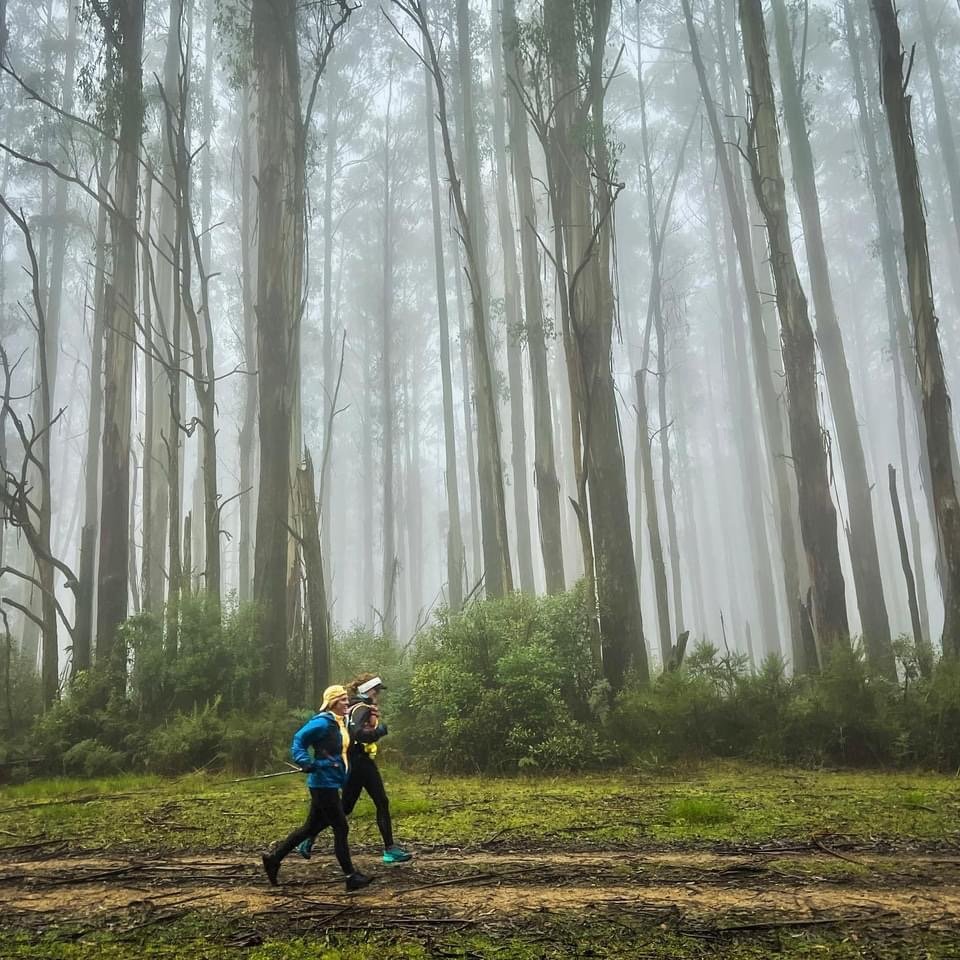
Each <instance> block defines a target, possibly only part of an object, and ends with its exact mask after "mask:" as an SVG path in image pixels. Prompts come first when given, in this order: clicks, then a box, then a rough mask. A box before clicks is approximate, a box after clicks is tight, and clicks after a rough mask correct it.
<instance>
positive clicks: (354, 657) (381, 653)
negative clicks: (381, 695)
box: [330, 625, 410, 695]
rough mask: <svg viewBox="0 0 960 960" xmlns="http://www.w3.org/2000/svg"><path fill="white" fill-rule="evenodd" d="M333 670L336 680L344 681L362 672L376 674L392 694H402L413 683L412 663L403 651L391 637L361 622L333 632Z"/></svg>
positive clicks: (332, 674) (331, 656) (331, 661)
mask: <svg viewBox="0 0 960 960" xmlns="http://www.w3.org/2000/svg"><path fill="white" fill-rule="evenodd" d="M330 670H331V676H332V677H333V678H334V679H333V682H334V683H345V682H347V681H348V680H350V679H351V678H353V677H355V676H357V675H358V674H361V673H367V672H373V673H377V674H379V675H380V676H381V677H383V678H384V680H385V682H386V684H387V686H388V688H389V690H388V692H389V694H390V695H394V694H400V693H401V692H402V691H403V690H404V689H405V688H406V687H407V686H409V682H410V663H409V660H408V659H407V658H406V657H405V656H404V651H403V650H402V649H401V648H400V647H399V646H398V645H397V644H396V643H395V642H394V641H393V640H391V639H390V638H389V637H385V636H383V635H382V634H376V633H371V632H370V631H369V630H367V629H366V628H365V627H362V626H358V625H354V626H353V627H351V628H350V629H349V630H347V631H337V632H336V633H335V634H334V636H333V640H332V644H331V650H330Z"/></svg>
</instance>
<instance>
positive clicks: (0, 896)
mask: <svg viewBox="0 0 960 960" xmlns="http://www.w3.org/2000/svg"><path fill="white" fill-rule="evenodd" d="M37 855H38V856H41V857H44V858H43V859H26V858H25V856H24V855H21V856H20V857H19V858H7V859H0V923H3V924H6V925H12V926H17V927H21V928H24V927H25V928H31V929H42V928H43V927H44V926H45V925H47V924H50V923H53V922H58V923H62V922H64V921H67V922H70V921H75V922H79V923H85V924H88V925H90V926H91V927H93V928H96V927H99V926H105V925H111V926H116V925H119V926H121V927H123V926H124V925H127V926H129V925H130V924H131V923H132V925H133V926H134V927H136V926H141V925H143V924H144V923H153V922H157V918H159V919H170V918H172V917H175V916H178V915H182V914H185V913H189V912H193V911H213V912H216V913H218V914H220V913H223V912H224V911H229V912H231V915H234V916H236V917H238V918H240V919H246V920H248V921H250V923H251V924H255V923H256V922H259V921H263V922H269V921H270V920H271V919H274V920H275V919H277V918H280V917H283V918H286V919H287V920H290V919H292V920H297V919H298V918H299V919H306V918H307V917H309V918H310V920H311V922H313V923H314V924H316V923H321V924H327V925H336V924H340V925H342V924H343V922H344V921H343V918H344V916H345V915H346V916H347V917H348V919H349V925H350V926H351V927H356V926H357V925H364V926H367V927H370V928H374V927H383V926H396V925H398V924H399V925H403V924H405V923H407V924H447V925H453V926H454V927H456V926H457V925H471V926H473V927H474V928H476V927H477V926H479V927H481V928H482V927H483V926H484V925H487V924H489V925H496V924H498V923H513V924H516V923H518V922H523V919H524V918H526V919H527V920H529V921H533V920H535V919H536V918H537V916H544V915H549V916H554V917H556V916H559V917H564V916H567V917H570V918H571V919H573V918H577V917H580V918H583V919H587V918H589V917H591V916H593V917H603V916H612V915H614V914H615V915H616V916H617V917H619V918H629V917H631V916H634V917H643V918H647V919H653V920H657V919H669V918H674V919H676V918H682V919H683V921H684V922H686V923H693V924H709V925H712V926H713V927H714V928H720V929H724V928H725V929H753V928H762V927H765V926H781V925H788V926H790V925H798V926H799V925H804V924H839V925H841V926H843V925H848V924H857V923H862V922H865V921H869V922H870V923H876V922H896V923H898V924H903V925H910V926H914V925H918V924H923V925H927V926H930V927H935V928H950V929H958V930H960V858H958V857H956V856H953V857H950V856H943V855H939V854H916V853H895V854H889V853H885V854H878V853H868V854H864V853H857V854H855V855H847V854H841V853H835V852H830V851H817V852H815V853H811V852H809V851H806V852H805V851H775V850H774V851H769V850H757V851H752V852H747V853H736V854H728V853H713V852H709V851H707V852H704V851H693V852H691V851H666V852H625V851H604V850H592V851H590V852H587V853H579V852H562V851H561V852H557V851H555V850H551V851H543V852H537V851H524V852H506V851H501V852H496V853H479V854H477V853H473V854H469V855H467V854H464V855H461V854H459V853H458V852H457V851H449V850H448V851H433V852H424V853H422V854H421V855H420V856H418V857H417V858H416V859H415V860H414V861H413V862H412V863H410V864H405V865H403V866H401V867H392V868H388V867H384V866H382V865H377V866H374V864H375V861H374V860H373V858H372V857H370V856H367V855H364V854H363V853H361V854H360V855H358V856H357V863H358V866H359V868H360V869H369V870H370V872H372V873H375V874H376V875H377V880H376V883H375V884H374V885H373V886H371V887H370V888H368V890H365V891H363V892H362V893H359V894H350V895H348V894H346V893H345V892H344V890H343V882H342V879H341V877H340V876H339V875H338V873H337V871H336V867H335V864H334V863H333V860H332V857H329V856H327V855H326V854H325V853H324V854H321V855H320V856H318V857H317V858H316V859H315V860H314V861H313V862H311V863H305V862H303V861H302V860H300V859H299V858H298V857H296V855H294V856H292V857H290V858H289V859H288V860H287V861H286V862H285V864H284V866H283V869H282V872H281V886H280V887H279V888H276V889H274V888H271V887H269V886H268V885H267V884H266V881H265V878H264V876H263V872H262V870H261V869H260V864H259V862H258V858H257V857H256V856H255V855H251V854H250V853H248V852H244V853H239V852H238V853H237V854H236V855H225V854H222V853H217V854H209V855H203V854H198V855H191V856H178V857H171V858H164V859H160V858H152V859H136V858H128V857H121V856H116V857H102V858H91V857H84V858H81V857H69V856H63V855H62V853H61V852H60V851H56V850H48V851H45V852H40V851H38V852H37ZM334 921H336V923H334Z"/></svg>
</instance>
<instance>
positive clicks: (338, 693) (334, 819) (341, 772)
mask: <svg viewBox="0 0 960 960" xmlns="http://www.w3.org/2000/svg"><path fill="white" fill-rule="evenodd" d="M349 702H350V698H349V696H348V694H347V691H346V688H344V687H341V686H332V687H327V689H326V690H324V691H323V703H321V704H320V712H319V713H318V714H317V715H316V716H315V717H312V718H311V719H310V720H308V721H307V722H306V723H305V724H304V725H303V726H302V727H301V728H300V729H299V730H298V731H297V732H296V733H295V734H294V735H293V742H292V743H291V744H290V756H291V757H292V758H293V761H294V763H296V764H297V766H298V767H300V769H301V770H303V771H304V772H305V773H307V774H308V776H307V787H308V788H309V790H310V812H309V813H308V814H307V819H306V821H305V822H304V824H303V826H301V827H299V828H298V829H296V830H294V831H293V833H291V834H290V835H289V836H288V837H287V838H286V839H285V840H281V841H280V843H278V844H277V845H276V846H275V847H274V849H273V851H272V852H270V853H264V854H263V869H264V870H265V871H266V874H267V879H268V880H269V881H270V883H271V884H272V885H273V886H277V875H278V874H279V872H280V864H281V863H283V859H284V857H286V856H287V854H288V853H290V851H291V850H293V848H294V847H296V846H297V845H298V844H300V843H301V842H302V841H303V840H305V839H306V838H307V837H312V836H314V834H316V833H317V832H319V831H320V830H322V829H323V828H324V827H330V828H331V829H332V830H333V849H334V852H335V854H336V857H337V862H338V863H339V864H340V869H341V870H343V873H344V876H345V877H346V884H347V890H359V889H361V888H362V887H365V886H367V884H369V883H370V880H371V878H370V877H367V876H364V875H363V874H362V873H359V872H358V871H357V870H355V869H354V867H353V861H352V860H351V859H350V847H349V845H348V843H347V835H348V833H349V827H348V826H347V817H346V814H345V813H344V812H343V804H342V801H341V799H340V790H341V788H342V787H343V785H344V784H345V783H346V781H347V770H348V760H347V752H348V750H349V748H350V734H349V733H348V732H347V727H346V722H345V719H344V718H345V717H346V715H347V709H348V707H349Z"/></svg>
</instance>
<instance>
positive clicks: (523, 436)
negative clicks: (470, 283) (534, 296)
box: [490, 0, 536, 594]
mask: <svg viewBox="0 0 960 960" xmlns="http://www.w3.org/2000/svg"><path fill="white" fill-rule="evenodd" d="M499 3H500V0H491V5H490V9H491V15H490V51H491V53H490V60H491V62H492V65H493V91H492V94H493V155H494V174H495V179H496V198H497V227H498V229H499V233H500V247H501V251H502V255H503V319H504V340H505V343H506V349H507V383H508V385H509V389H510V465H511V470H512V476H513V506H514V516H515V519H516V534H517V567H518V571H519V574H520V589H521V590H522V591H523V592H524V593H529V594H534V593H536V586H535V583H534V579H533V556H532V554H531V548H530V505H529V502H528V499H527V488H528V481H527V426H526V422H525V421H526V418H525V415H524V409H523V356H522V353H521V329H522V325H523V308H522V305H521V289H520V274H519V271H518V270H517V245H516V240H515V239H514V231H513V215H512V214H511V212H510V195H509V192H508V191H509V186H508V183H509V174H508V173H507V146H506V141H505V138H504V123H505V110H504V97H505V96H506V90H505V89H504V67H503V58H502V54H501V47H500V38H501V36H502V30H501V25H500V7H499Z"/></svg>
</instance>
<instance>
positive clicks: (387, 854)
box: [297, 673, 411, 863]
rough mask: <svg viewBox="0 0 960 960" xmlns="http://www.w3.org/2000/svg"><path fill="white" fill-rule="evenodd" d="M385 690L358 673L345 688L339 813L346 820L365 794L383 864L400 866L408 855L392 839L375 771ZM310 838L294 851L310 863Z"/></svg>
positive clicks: (372, 678) (382, 733)
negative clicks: (345, 749) (344, 770)
mask: <svg viewBox="0 0 960 960" xmlns="http://www.w3.org/2000/svg"><path fill="white" fill-rule="evenodd" d="M382 690H386V687H385V686H384V685H383V681H382V680H381V679H380V677H378V676H376V675H375V674H372V673H362V674H360V676H358V677H355V678H354V679H353V680H351V681H350V683H348V684H347V692H348V693H349V694H350V705H349V707H348V710H347V729H348V730H349V732H350V750H349V753H348V757H349V761H350V772H349V775H348V777H347V782H346V784H345V785H344V788H343V810H344V813H346V814H347V816H349V815H350V814H351V813H352V812H353V808H354V807H355V806H356V804H357V800H359V799H360V794H361V793H362V792H363V791H364V790H366V791H367V793H368V794H369V796H370V799H371V800H373V804H374V806H375V807H376V810H377V827H378V828H379V830H380V836H381V837H382V838H383V862H384V863H404V862H405V861H407V860H409V859H410V858H411V855H410V854H409V853H408V852H407V851H406V850H404V849H403V847H400V846H398V845H397V844H396V843H395V842H394V839H393V821H392V819H391V817H390V801H389V799H388V798H387V791H386V790H385V788H384V786H383V778H382V777H381V776H380V770H379V768H378V767H377V763H376V759H375V758H376V755H377V741H378V740H380V739H381V738H382V737H385V736H386V735H387V732H388V731H387V725H386V724H385V723H384V722H383V721H382V720H381V719H380V709H379V699H380V692H381V691H382ZM313 841H314V837H312V836H311V837H307V838H306V839H305V840H304V841H303V842H302V843H301V844H300V845H299V846H298V847H297V850H298V851H299V853H300V855H301V856H302V857H303V858H304V859H306V860H309V859H310V854H311V851H312V849H313Z"/></svg>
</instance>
